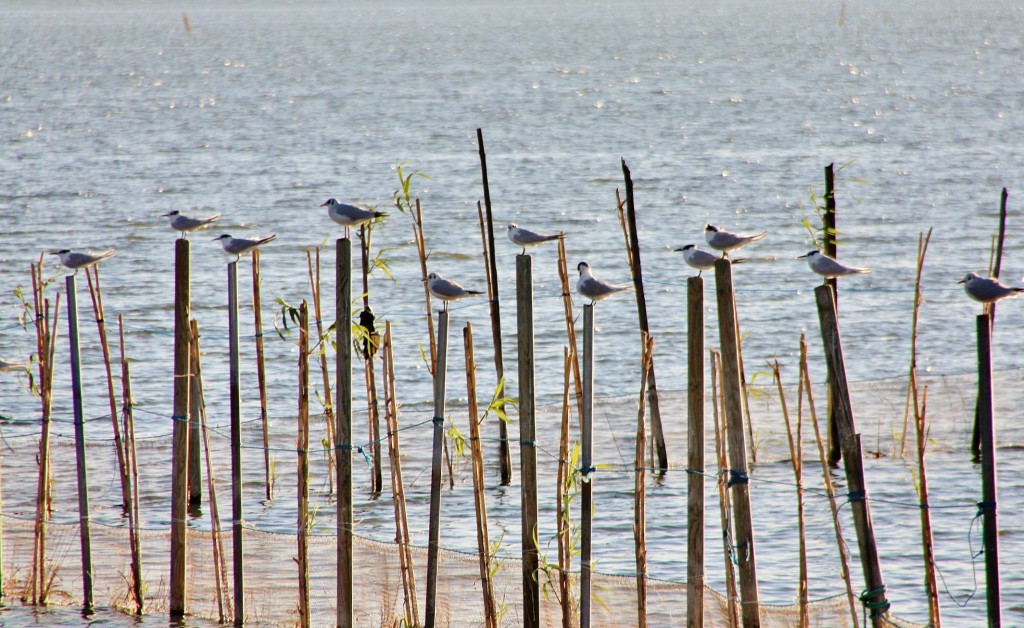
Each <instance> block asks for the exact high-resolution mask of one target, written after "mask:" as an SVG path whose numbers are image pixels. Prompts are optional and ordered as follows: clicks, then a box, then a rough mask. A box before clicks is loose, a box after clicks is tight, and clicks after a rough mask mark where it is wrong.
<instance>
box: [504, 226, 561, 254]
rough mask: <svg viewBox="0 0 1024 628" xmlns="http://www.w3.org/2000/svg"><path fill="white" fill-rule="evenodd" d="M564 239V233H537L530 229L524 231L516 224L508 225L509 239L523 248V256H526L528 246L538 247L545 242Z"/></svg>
mask: <svg viewBox="0 0 1024 628" xmlns="http://www.w3.org/2000/svg"><path fill="white" fill-rule="evenodd" d="M564 237H565V232H564V231H559V232H558V233H536V232H533V231H530V230H529V229H523V228H522V227H520V226H519V225H517V224H516V223H514V222H512V223H509V225H508V239H509V240H511V241H512V244H515V245H517V246H521V247H523V253H522V254H523V255H526V247H528V246H537V245H538V244H541V243H543V242H550V241H552V240H561V239H562V238H564Z"/></svg>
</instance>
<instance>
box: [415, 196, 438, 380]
mask: <svg viewBox="0 0 1024 628" xmlns="http://www.w3.org/2000/svg"><path fill="white" fill-rule="evenodd" d="M412 235H413V239H415V241H416V252H417V253H418V254H419V258H420V275H421V277H420V279H422V280H423V297H424V299H426V302H427V332H428V335H429V336H430V367H429V369H430V374H431V375H433V374H434V371H435V370H436V369H437V339H436V338H435V337H434V315H433V313H432V312H431V309H430V288H429V287H428V286H427V245H426V242H425V240H424V238H423V209H422V208H421V207H420V201H419V199H416V213H415V214H414V215H413V220H412Z"/></svg>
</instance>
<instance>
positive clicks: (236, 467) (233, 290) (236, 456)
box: [228, 260, 245, 626]
mask: <svg viewBox="0 0 1024 628" xmlns="http://www.w3.org/2000/svg"><path fill="white" fill-rule="evenodd" d="M228 370H229V380H230V388H231V390H230V400H229V403H230V406H231V558H232V564H233V567H234V573H233V575H234V594H235V625H236V626H241V625H243V624H244V623H245V559H244V554H243V551H242V550H243V546H244V543H243V541H244V534H245V527H244V526H243V525H242V524H243V519H242V518H243V513H244V509H243V507H242V385H241V381H242V374H241V366H240V360H239V341H238V261H237V260H235V261H234V262H231V263H230V264H228Z"/></svg>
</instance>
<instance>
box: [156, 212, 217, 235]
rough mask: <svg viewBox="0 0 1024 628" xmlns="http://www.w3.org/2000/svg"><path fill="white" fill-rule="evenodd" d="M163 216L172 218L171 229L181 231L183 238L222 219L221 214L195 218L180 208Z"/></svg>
mask: <svg viewBox="0 0 1024 628" xmlns="http://www.w3.org/2000/svg"><path fill="white" fill-rule="evenodd" d="M162 217H164V218H170V219H171V229H174V230H175V231H180V232H181V237H182V238H184V237H185V236H186V235H187V234H189V233H191V232H193V231H198V230H199V229H204V228H206V227H208V226H210V225H211V224H212V223H214V222H216V221H218V220H220V214H214V215H213V216H208V217H206V218H193V217H192V216H186V215H185V214H183V213H181V212H180V211H178V210H174V211H172V212H167V213H166V214H162Z"/></svg>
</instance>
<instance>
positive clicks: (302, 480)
mask: <svg viewBox="0 0 1024 628" xmlns="http://www.w3.org/2000/svg"><path fill="white" fill-rule="evenodd" d="M295 449H296V451H297V453H298V455H297V456H296V481H297V483H298V486H296V490H295V492H296V501H297V505H296V506H297V513H296V524H295V525H296V529H297V530H298V535H297V537H298V538H297V543H298V553H299V556H298V559H297V561H296V562H297V563H298V568H299V625H300V626H302V628H309V625H310V617H309V615H310V606H309V538H308V537H309V523H310V521H309V310H308V307H307V306H306V301H305V300H303V301H302V304H301V305H300V306H299V408H298V436H297V437H296V439H295Z"/></svg>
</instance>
